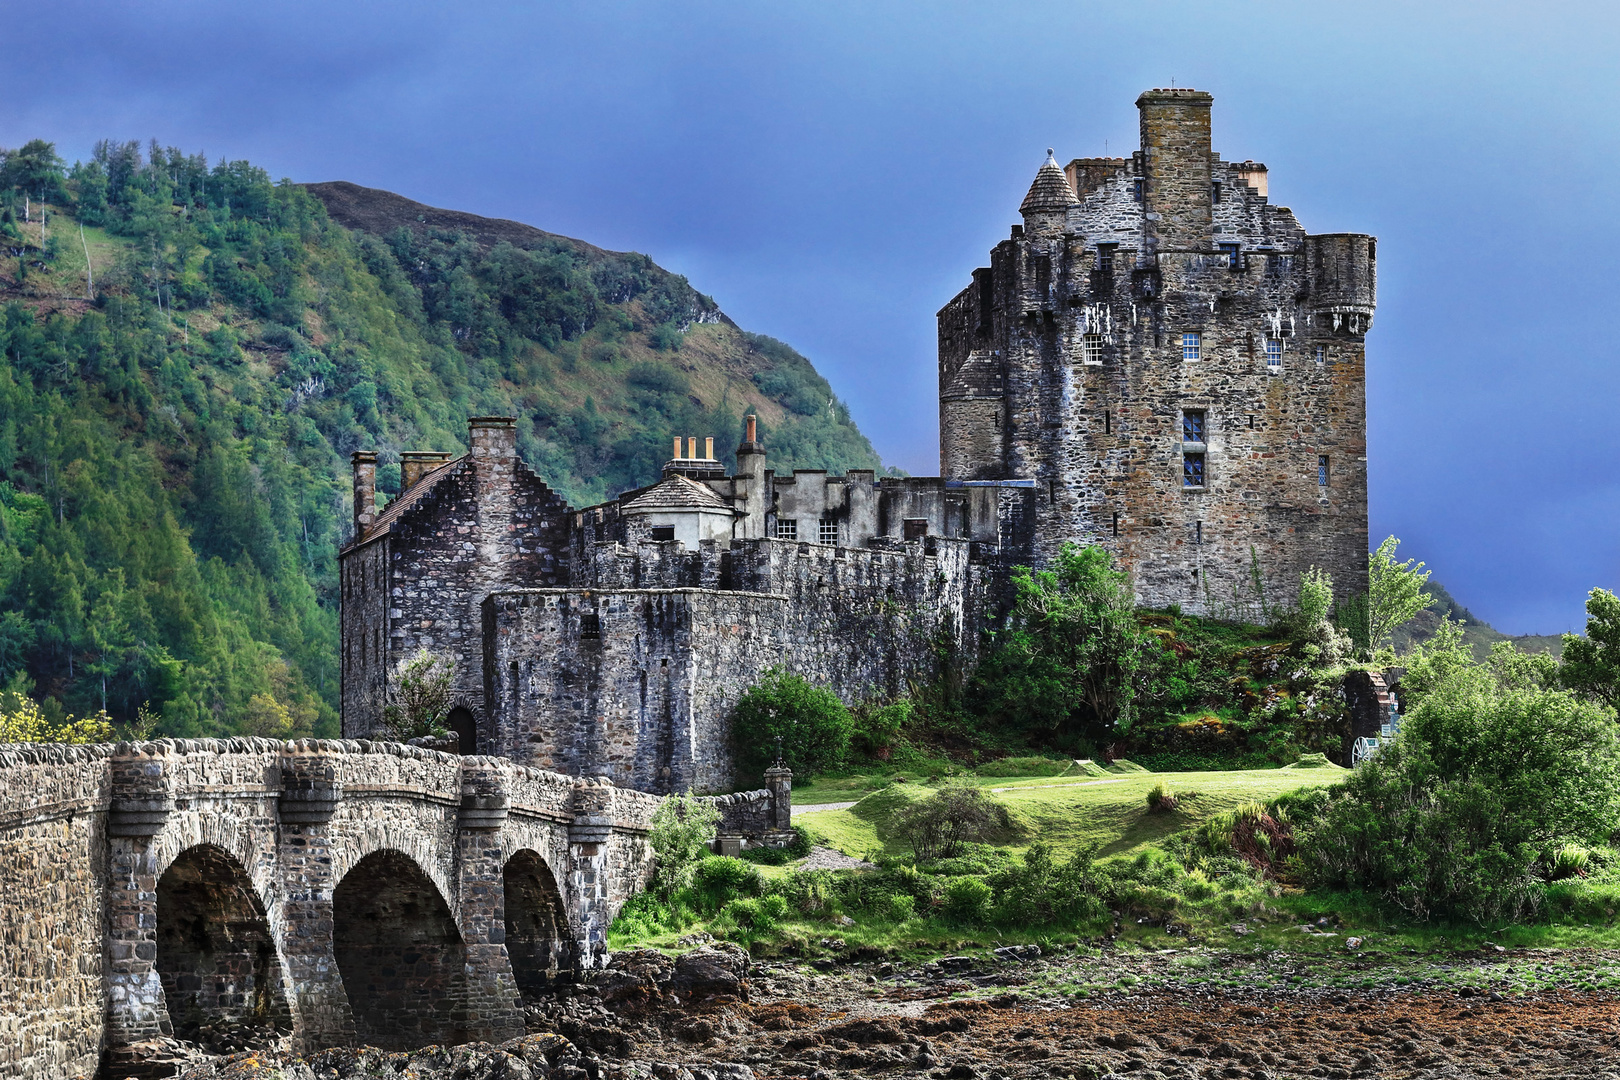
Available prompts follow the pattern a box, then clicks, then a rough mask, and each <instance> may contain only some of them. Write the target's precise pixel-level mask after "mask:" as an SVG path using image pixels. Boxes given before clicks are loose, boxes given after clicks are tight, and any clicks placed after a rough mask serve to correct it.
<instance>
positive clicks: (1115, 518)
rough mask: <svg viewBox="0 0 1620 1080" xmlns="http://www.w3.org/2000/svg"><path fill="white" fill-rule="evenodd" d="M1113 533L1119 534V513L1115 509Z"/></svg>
mask: <svg viewBox="0 0 1620 1080" xmlns="http://www.w3.org/2000/svg"><path fill="white" fill-rule="evenodd" d="M1114 535H1115V536H1118V535H1119V513H1118V512H1117V511H1116V512H1115V514H1114Z"/></svg>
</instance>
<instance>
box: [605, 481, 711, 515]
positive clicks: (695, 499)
mask: <svg viewBox="0 0 1620 1080" xmlns="http://www.w3.org/2000/svg"><path fill="white" fill-rule="evenodd" d="M619 509H620V510H621V511H631V510H652V511H657V510H730V509H731V504H729V503H727V502H726V501H725V500H724V499H722V498H721V497H720V496H719V495H717V494H716V493H715V490H714V488H712V487H710V486H709V485H708V484H700V483H698V482H697V481H696V480H689V479H687V478H686V477H684V476H679V475H676V476H668V477H665V478H664V479H663V480H662V481H661V482H659V483H658V484H655V485H654V486H653V487H651V488H648V489H647V490H646V491H644V492H642V493H641V494H640V495H637V496H636V497H635V498H634V499H631V500H630V501H629V502H627V503H625V504H624V505H623V506H621V507H619Z"/></svg>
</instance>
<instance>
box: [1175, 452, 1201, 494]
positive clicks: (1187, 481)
mask: <svg viewBox="0 0 1620 1080" xmlns="http://www.w3.org/2000/svg"><path fill="white" fill-rule="evenodd" d="M1181 486H1182V487H1184V488H1201V487H1204V486H1205V476H1204V455H1203V454H1183V455H1181Z"/></svg>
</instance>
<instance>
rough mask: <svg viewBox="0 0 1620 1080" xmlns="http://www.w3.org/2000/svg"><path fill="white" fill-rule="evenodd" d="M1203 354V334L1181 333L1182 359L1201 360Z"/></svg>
mask: <svg viewBox="0 0 1620 1080" xmlns="http://www.w3.org/2000/svg"><path fill="white" fill-rule="evenodd" d="M1203 355H1204V335H1203V334H1182V335H1181V358H1182V359H1183V360H1201V359H1203Z"/></svg>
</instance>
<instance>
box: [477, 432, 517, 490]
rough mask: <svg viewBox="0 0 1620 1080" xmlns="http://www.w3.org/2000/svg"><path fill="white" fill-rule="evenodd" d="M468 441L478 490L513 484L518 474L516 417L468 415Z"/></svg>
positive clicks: (504, 487) (500, 487) (496, 488)
mask: <svg viewBox="0 0 1620 1080" xmlns="http://www.w3.org/2000/svg"><path fill="white" fill-rule="evenodd" d="M467 444H468V445H469V446H470V447H471V448H472V449H471V451H470V456H471V457H472V462H473V475H474V476H475V477H477V482H478V490H479V492H480V493H484V492H490V491H495V490H499V489H506V488H510V487H511V486H512V481H513V479H514V478H515V476H516V475H517V417H515V416H474V417H471V418H469V419H468V421H467Z"/></svg>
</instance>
